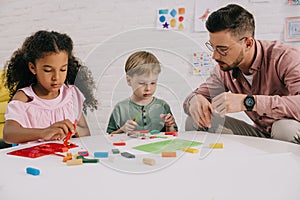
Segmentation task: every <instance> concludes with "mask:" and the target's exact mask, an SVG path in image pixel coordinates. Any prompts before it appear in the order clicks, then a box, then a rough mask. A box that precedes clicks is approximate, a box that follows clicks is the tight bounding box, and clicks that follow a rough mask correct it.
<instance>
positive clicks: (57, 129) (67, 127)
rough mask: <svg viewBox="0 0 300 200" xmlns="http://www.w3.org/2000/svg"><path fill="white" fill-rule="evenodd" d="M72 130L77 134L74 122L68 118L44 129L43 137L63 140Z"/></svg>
mask: <svg viewBox="0 0 300 200" xmlns="http://www.w3.org/2000/svg"><path fill="white" fill-rule="evenodd" d="M70 131H71V132H72V135H74V134H75V129H74V125H73V123H72V122H71V121H70V120H68V119H66V120H63V121H59V122H56V123H54V124H52V125H51V126H49V127H48V128H45V129H43V131H42V132H41V138H42V139H44V140H62V139H63V138H65V137H66V135H67V134H68V133H69V132H70Z"/></svg>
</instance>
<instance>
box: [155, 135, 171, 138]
mask: <svg viewBox="0 0 300 200" xmlns="http://www.w3.org/2000/svg"><path fill="white" fill-rule="evenodd" d="M155 138H168V136H162V135H157V136H155Z"/></svg>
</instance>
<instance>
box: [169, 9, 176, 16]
mask: <svg viewBox="0 0 300 200" xmlns="http://www.w3.org/2000/svg"><path fill="white" fill-rule="evenodd" d="M176 14H177V11H176V10H175V9H173V10H171V12H170V15H171V16H172V17H175V16H176Z"/></svg>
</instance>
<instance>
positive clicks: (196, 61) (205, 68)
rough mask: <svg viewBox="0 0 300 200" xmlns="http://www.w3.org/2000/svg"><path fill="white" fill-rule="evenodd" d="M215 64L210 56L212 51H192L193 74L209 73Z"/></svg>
mask: <svg viewBox="0 0 300 200" xmlns="http://www.w3.org/2000/svg"><path fill="white" fill-rule="evenodd" d="M216 64H217V63H216V61H214V59H213V58H212V53H208V52H205V51H203V52H194V53H193V74H194V75H209V74H210V72H211V71H212V70H213V68H214V67H215V65H216Z"/></svg>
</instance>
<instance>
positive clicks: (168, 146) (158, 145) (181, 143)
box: [133, 138, 203, 154]
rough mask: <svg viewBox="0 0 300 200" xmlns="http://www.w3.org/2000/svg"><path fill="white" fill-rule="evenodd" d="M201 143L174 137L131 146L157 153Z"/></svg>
mask: <svg viewBox="0 0 300 200" xmlns="http://www.w3.org/2000/svg"><path fill="white" fill-rule="evenodd" d="M201 144H203V143H202V142H196V141H190V140H183V139H178V138H176V139H174V140H164V141H161V142H154V143H149V144H143V145H139V146H135V147H133V149H136V150H140V151H145V152H149V153H157V154H158V153H161V152H170V151H176V150H181V149H183V148H187V147H194V146H198V145H201Z"/></svg>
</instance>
